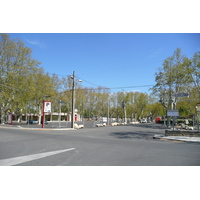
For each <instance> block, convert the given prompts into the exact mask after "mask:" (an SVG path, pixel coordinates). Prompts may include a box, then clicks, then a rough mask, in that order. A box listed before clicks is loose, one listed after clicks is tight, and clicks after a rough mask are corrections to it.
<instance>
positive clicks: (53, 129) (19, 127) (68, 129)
mask: <svg viewBox="0 0 200 200" xmlns="http://www.w3.org/2000/svg"><path fill="white" fill-rule="evenodd" d="M0 128H7V129H21V130H38V131H55V130H57V131H75V130H77V129H73V128H60V129H59V128H56V129H55V128H51V129H49V128H23V127H21V126H17V127H16V126H15V127H14V126H12V127H8V126H0Z"/></svg>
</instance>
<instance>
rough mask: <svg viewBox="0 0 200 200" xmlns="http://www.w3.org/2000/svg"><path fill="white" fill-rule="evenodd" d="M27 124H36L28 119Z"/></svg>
mask: <svg viewBox="0 0 200 200" xmlns="http://www.w3.org/2000/svg"><path fill="white" fill-rule="evenodd" d="M27 124H37V121H35V120H33V119H29V120H28V121H27Z"/></svg>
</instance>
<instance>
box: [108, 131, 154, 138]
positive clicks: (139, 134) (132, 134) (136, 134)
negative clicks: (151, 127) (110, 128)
mask: <svg viewBox="0 0 200 200" xmlns="http://www.w3.org/2000/svg"><path fill="white" fill-rule="evenodd" d="M110 135H111V136H114V137H117V138H119V139H145V140H150V139H151V140H152V139H153V136H154V135H155V132H148V133H144V132H114V133H111V134H110Z"/></svg>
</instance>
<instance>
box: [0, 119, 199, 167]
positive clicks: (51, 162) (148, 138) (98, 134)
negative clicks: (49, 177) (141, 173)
mask: <svg viewBox="0 0 200 200" xmlns="http://www.w3.org/2000/svg"><path fill="white" fill-rule="evenodd" d="M32 126H34V125H32ZM159 133H164V129H163V128H162V127H161V126H160V125H157V124H154V123H152V124H135V125H126V126H114V127H111V126H108V127H99V128H96V127H95V128H84V129H80V130H31V129H29V130H27V129H20V128H3V127H0V166H9V165H15V166H17V165H18V166H199V165H200V145H199V144H197V143H187V142H175V141H162V140H155V139H153V135H154V134H159Z"/></svg>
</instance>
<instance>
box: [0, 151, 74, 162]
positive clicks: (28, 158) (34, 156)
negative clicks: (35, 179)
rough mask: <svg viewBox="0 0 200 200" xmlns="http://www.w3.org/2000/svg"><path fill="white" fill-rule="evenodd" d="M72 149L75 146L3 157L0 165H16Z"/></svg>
mask: <svg viewBox="0 0 200 200" xmlns="http://www.w3.org/2000/svg"><path fill="white" fill-rule="evenodd" d="M74 149H75V148H71V149H64V150H58V151H50V152H45V153H38V154H32V155H28V156H20V157H15V158H8V159H3V160H0V166H12V165H17V164H20V163H24V162H28V161H32V160H37V159H40V158H45V157H47V156H52V155H55V154H59V153H63V152H66V151H72V150H74Z"/></svg>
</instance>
